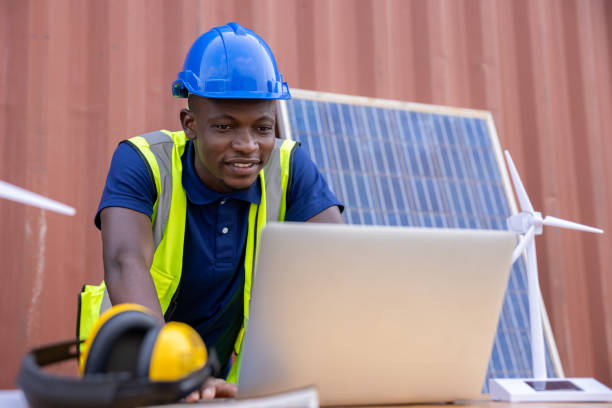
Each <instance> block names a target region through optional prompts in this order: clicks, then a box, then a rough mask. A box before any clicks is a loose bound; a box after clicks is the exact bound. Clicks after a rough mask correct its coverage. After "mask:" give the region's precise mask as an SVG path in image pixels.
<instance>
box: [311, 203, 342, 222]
mask: <svg viewBox="0 0 612 408" xmlns="http://www.w3.org/2000/svg"><path fill="white" fill-rule="evenodd" d="M306 222H326V223H332V224H344V218H342V214H340V209H339V208H338V206H337V205H332V206H331V207H328V208H326V209H325V210H323V211H321V212H320V213H318V214H317V215H315V216H314V217H311V218H309V219H308V220H306Z"/></svg>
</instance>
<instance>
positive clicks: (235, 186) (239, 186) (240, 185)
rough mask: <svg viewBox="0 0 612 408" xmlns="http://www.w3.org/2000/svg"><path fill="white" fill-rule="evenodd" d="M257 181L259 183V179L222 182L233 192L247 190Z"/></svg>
mask: <svg viewBox="0 0 612 408" xmlns="http://www.w3.org/2000/svg"><path fill="white" fill-rule="evenodd" d="M256 181H257V177H255V178H252V179H248V180H224V179H222V180H221V182H222V183H223V185H224V186H225V187H226V188H227V189H228V190H230V191H231V192H234V191H240V190H247V189H248V188H250V187H251V186H252V185H253V183H255V182H256Z"/></svg>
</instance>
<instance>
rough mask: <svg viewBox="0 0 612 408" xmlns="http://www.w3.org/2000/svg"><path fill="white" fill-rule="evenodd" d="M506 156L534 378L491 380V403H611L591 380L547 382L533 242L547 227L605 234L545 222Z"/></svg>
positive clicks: (611, 393) (606, 390)
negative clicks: (518, 208) (524, 260)
mask: <svg viewBox="0 0 612 408" xmlns="http://www.w3.org/2000/svg"><path fill="white" fill-rule="evenodd" d="M505 154H506V161H507V162H508V168H509V169H510V175H511V176H512V182H513V184H514V190H515V192H516V195H517V197H518V200H519V204H520V206H521V212H520V213H518V214H514V215H512V216H510V217H509V218H508V219H507V224H508V229H509V230H510V231H513V232H515V233H517V234H523V238H522V240H521V242H520V243H519V244H518V245H517V247H516V248H515V249H514V252H513V253H512V264H514V262H515V261H516V260H517V259H518V258H519V257H520V256H521V255H522V254H523V252H524V251H526V255H527V264H526V266H527V281H528V288H527V293H528V299H529V320H530V322H529V323H530V328H531V356H532V368H533V377H534V378H530V379H525V378H522V379H519V378H513V379H510V378H506V379H492V380H491V381H490V392H491V399H494V400H502V401H612V390H610V389H609V388H608V387H606V386H605V385H603V384H601V383H600V382H598V381H596V380H594V379H592V378H563V379H547V376H546V355H545V348H544V335H543V329H542V316H541V313H540V310H541V309H540V306H541V295H540V285H539V283H538V263H537V260H536V249H535V239H534V238H535V236H536V235H541V234H542V227H543V226H544V225H547V226H551V227H560V228H568V229H574V230H579V231H587V232H595V233H599V234H603V230H601V229H599V228H593V227H589V226H586V225H582V224H577V223H575V222H571V221H566V220H562V219H560V218H556V217H551V216H546V217H544V218H542V213H540V212H537V211H534V209H533V206H532V205H531V201H530V200H529V197H528V196H527V192H526V191H525V187H524V186H523V183H522V182H521V179H520V177H519V174H518V171H517V170H516V167H515V166H514V162H513V161H512V157H510V153H509V152H508V151H506V152H505Z"/></svg>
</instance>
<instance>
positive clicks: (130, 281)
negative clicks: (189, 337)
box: [100, 207, 164, 322]
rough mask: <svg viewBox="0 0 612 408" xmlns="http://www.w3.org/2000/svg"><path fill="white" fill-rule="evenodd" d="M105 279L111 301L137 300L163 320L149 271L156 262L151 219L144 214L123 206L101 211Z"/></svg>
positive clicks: (133, 301)
mask: <svg viewBox="0 0 612 408" xmlns="http://www.w3.org/2000/svg"><path fill="white" fill-rule="evenodd" d="M100 220H101V224H102V225H101V227H102V257H103V260H104V280H105V281H106V287H107V288H108V294H109V296H110V300H111V303H112V304H114V305H116V304H119V303H126V302H130V303H137V304H140V305H143V306H145V307H147V308H148V309H149V310H151V312H152V313H153V314H154V315H155V316H156V317H157V318H158V319H159V321H160V322H163V321H164V316H163V314H162V310H161V306H160V305H159V300H158V298H157V293H156V292H155V285H154V284H153V278H151V273H150V272H149V270H150V268H151V263H152V262H153V234H152V231H151V220H150V219H149V217H148V216H146V215H145V214H142V213H140V212H138V211H134V210H130V209H127V208H121V207H108V208H105V209H103V210H102V211H101V213H100Z"/></svg>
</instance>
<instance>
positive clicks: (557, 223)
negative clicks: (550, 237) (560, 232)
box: [544, 215, 603, 234]
mask: <svg viewBox="0 0 612 408" xmlns="http://www.w3.org/2000/svg"><path fill="white" fill-rule="evenodd" d="M544 225H548V226H551V227H560V228H568V229H574V230H578V231H587V232H594V233H597V234H603V230H602V229H599V228H594V227H589V226H588V225H582V224H578V223H577V222H572V221H566V220H562V219H561V218H557V217H551V216H550V215H548V216H546V217H545V218H544Z"/></svg>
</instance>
